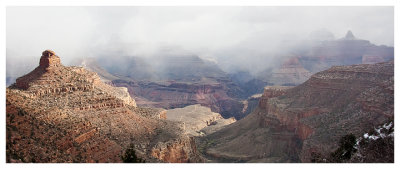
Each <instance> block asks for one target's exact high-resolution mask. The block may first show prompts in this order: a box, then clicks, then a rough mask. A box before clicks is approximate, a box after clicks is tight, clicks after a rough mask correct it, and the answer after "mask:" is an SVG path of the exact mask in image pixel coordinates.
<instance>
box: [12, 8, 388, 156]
mask: <svg viewBox="0 0 400 169" xmlns="http://www.w3.org/2000/svg"><path fill="white" fill-rule="evenodd" d="M6 14H7V20H6V30H7V32H6V34H7V39H6V85H7V89H6V114H7V116H6V117H7V118H6V128H7V133H6V134H7V137H6V145H7V148H6V157H7V162H8V163H21V162H23V163H27V162H28V163H30V162H40V163H43V162H44V163H76V162H85V163H98V162H109V163H120V162H146V163H163V162H167V163H168V162H172V163H187V162H195V163H203V162H211V163H216V162H217V163H232V162H249V163H272V162H279V163H293V162H294V163H300V162H306V163H309V162H317V163H326V162H328V163H348V162H354V163H360V162H361V163H365V162H367V163H368V162H385V163H388V162H389V163H393V162H394V142H393V139H394V47H393V46H394V7H384V6H381V7H373V6H368V7H266V6H265V7H263V6H258V7H7V11H6Z"/></svg>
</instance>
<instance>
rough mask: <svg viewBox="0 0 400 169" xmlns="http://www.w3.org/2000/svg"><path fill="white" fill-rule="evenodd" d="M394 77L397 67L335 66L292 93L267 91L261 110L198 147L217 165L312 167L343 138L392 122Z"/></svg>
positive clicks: (277, 88) (386, 63) (387, 64)
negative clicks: (317, 156)
mask: <svg viewBox="0 0 400 169" xmlns="http://www.w3.org/2000/svg"><path fill="white" fill-rule="evenodd" d="M393 75H394V63H393V62H385V63H378V64H366V65H351V66H337V67H332V68H331V69H328V70H326V71H323V72H320V73H317V74H315V75H313V76H312V77H311V78H310V79H309V80H308V81H306V82H305V83H303V84H301V85H299V86H297V87H294V88H291V89H288V88H283V87H268V88H266V89H265V91H264V94H263V96H262V97H261V99H260V102H259V107H258V109H256V110H255V111H254V112H253V113H251V114H250V115H248V116H247V117H245V118H244V119H242V120H239V121H238V122H236V123H234V124H232V125H230V126H228V127H226V128H224V129H222V130H220V131H218V132H216V133H214V134H211V135H209V136H207V137H206V138H204V139H203V140H201V142H200V145H199V146H200V148H201V149H202V152H203V153H204V154H205V155H206V156H207V157H208V158H209V159H212V160H217V161H223V160H227V161H240V160H244V161H248V162H300V161H301V162H310V159H311V153H312V152H314V151H317V152H319V153H321V152H322V153H329V152H333V150H335V149H336V148H337V146H338V145H336V143H337V142H338V140H339V139H340V137H342V136H344V135H346V134H350V133H353V134H355V135H361V134H362V132H363V131H366V130H368V128H371V126H376V125H379V124H381V123H383V122H385V121H387V120H388V119H390V118H393V115H394V114H393V113H394V110H393V109H394V96H393V95H394V92H393V89H394V83H393V82H394V81H393ZM237 131H241V132H240V134H239V133H238V132H237ZM249 138H251V139H249ZM210 140H211V141H210ZM210 142H212V143H210ZM232 147H238V148H235V149H232ZM277 148H279V149H277Z"/></svg>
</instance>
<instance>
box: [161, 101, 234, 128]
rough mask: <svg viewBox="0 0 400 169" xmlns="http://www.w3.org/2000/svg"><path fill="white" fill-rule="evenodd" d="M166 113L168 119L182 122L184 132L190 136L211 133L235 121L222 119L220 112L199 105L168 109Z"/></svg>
mask: <svg viewBox="0 0 400 169" xmlns="http://www.w3.org/2000/svg"><path fill="white" fill-rule="evenodd" d="M166 115H167V119H168V120H172V121H180V122H183V128H184V130H185V132H186V133H188V134H189V135H192V136H203V135H204V134H211V133H213V132H215V131H216V130H218V129H221V128H223V127H224V126H226V125H228V124H231V123H233V122H235V121H236V120H235V119H234V118H231V119H224V118H222V116H221V115H220V114H218V113H215V112H212V111H211V109H210V108H208V107H204V106H201V105H191V106H186V107H184V108H176V109H170V110H167V112H166ZM202 131H205V132H206V133H204V132H202Z"/></svg>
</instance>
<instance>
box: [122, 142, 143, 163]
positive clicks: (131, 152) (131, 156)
mask: <svg viewBox="0 0 400 169" xmlns="http://www.w3.org/2000/svg"><path fill="white" fill-rule="evenodd" d="M122 161H123V162H124V163H144V162H145V161H144V160H143V159H141V158H139V157H137V156H136V152H135V148H134V146H133V144H130V145H129V147H128V149H126V150H125V154H124V155H123V156H122Z"/></svg>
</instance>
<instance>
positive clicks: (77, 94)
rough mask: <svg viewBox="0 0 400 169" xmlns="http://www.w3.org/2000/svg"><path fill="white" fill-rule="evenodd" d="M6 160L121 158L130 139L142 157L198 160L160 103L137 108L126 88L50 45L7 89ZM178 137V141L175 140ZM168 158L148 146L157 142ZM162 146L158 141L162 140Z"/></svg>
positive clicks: (105, 160) (191, 144)
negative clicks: (64, 60) (66, 62)
mask: <svg viewBox="0 0 400 169" xmlns="http://www.w3.org/2000/svg"><path fill="white" fill-rule="evenodd" d="M6 114H7V119H6V120H7V121H6V125H7V131H6V133H7V136H8V137H7V140H6V142H7V150H6V154H7V161H8V162H93V163H94V162H122V159H121V156H122V155H123V153H124V152H125V150H126V149H127V147H128V146H129V145H130V144H133V145H134V146H135V150H136V153H137V155H138V156H139V157H140V158H143V159H145V160H146V161H147V162H189V161H190V162H199V161H201V160H202V159H201V157H200V156H199V155H198V154H197V153H196V148H195V145H194V142H192V141H190V140H192V139H191V138H190V136H188V135H186V134H184V132H183V129H182V128H181V125H180V124H179V123H176V122H171V121H166V120H165V111H164V110H161V109H151V108H139V107H137V106H136V103H135V100H134V99H132V98H131V97H130V96H129V94H128V92H127V89H126V88H117V87H113V86H110V85H107V84H105V83H103V82H102V81H101V80H100V77H99V76H98V75H97V74H96V73H94V72H91V71H88V70H86V69H84V68H82V67H74V66H72V67H67V66H63V65H62V64H61V63H60V59H59V57H58V56H57V55H56V54H55V53H54V52H52V51H49V50H46V51H45V52H43V54H42V57H41V59H40V63H39V66H38V67H37V68H36V69H34V70H33V71H32V72H30V73H28V74H27V75H25V76H22V77H20V78H18V79H17V82H16V83H15V84H13V85H11V86H10V87H9V88H7V91H6ZM180 143H182V144H180ZM170 144H172V145H174V146H178V147H179V149H183V151H180V150H173V149H162V153H163V154H168V156H169V157H168V158H161V157H160V156H159V155H158V154H154V153H152V152H151V151H150V150H152V149H158V148H159V147H160V145H167V146H169V145H170ZM161 147H162V146H161Z"/></svg>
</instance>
